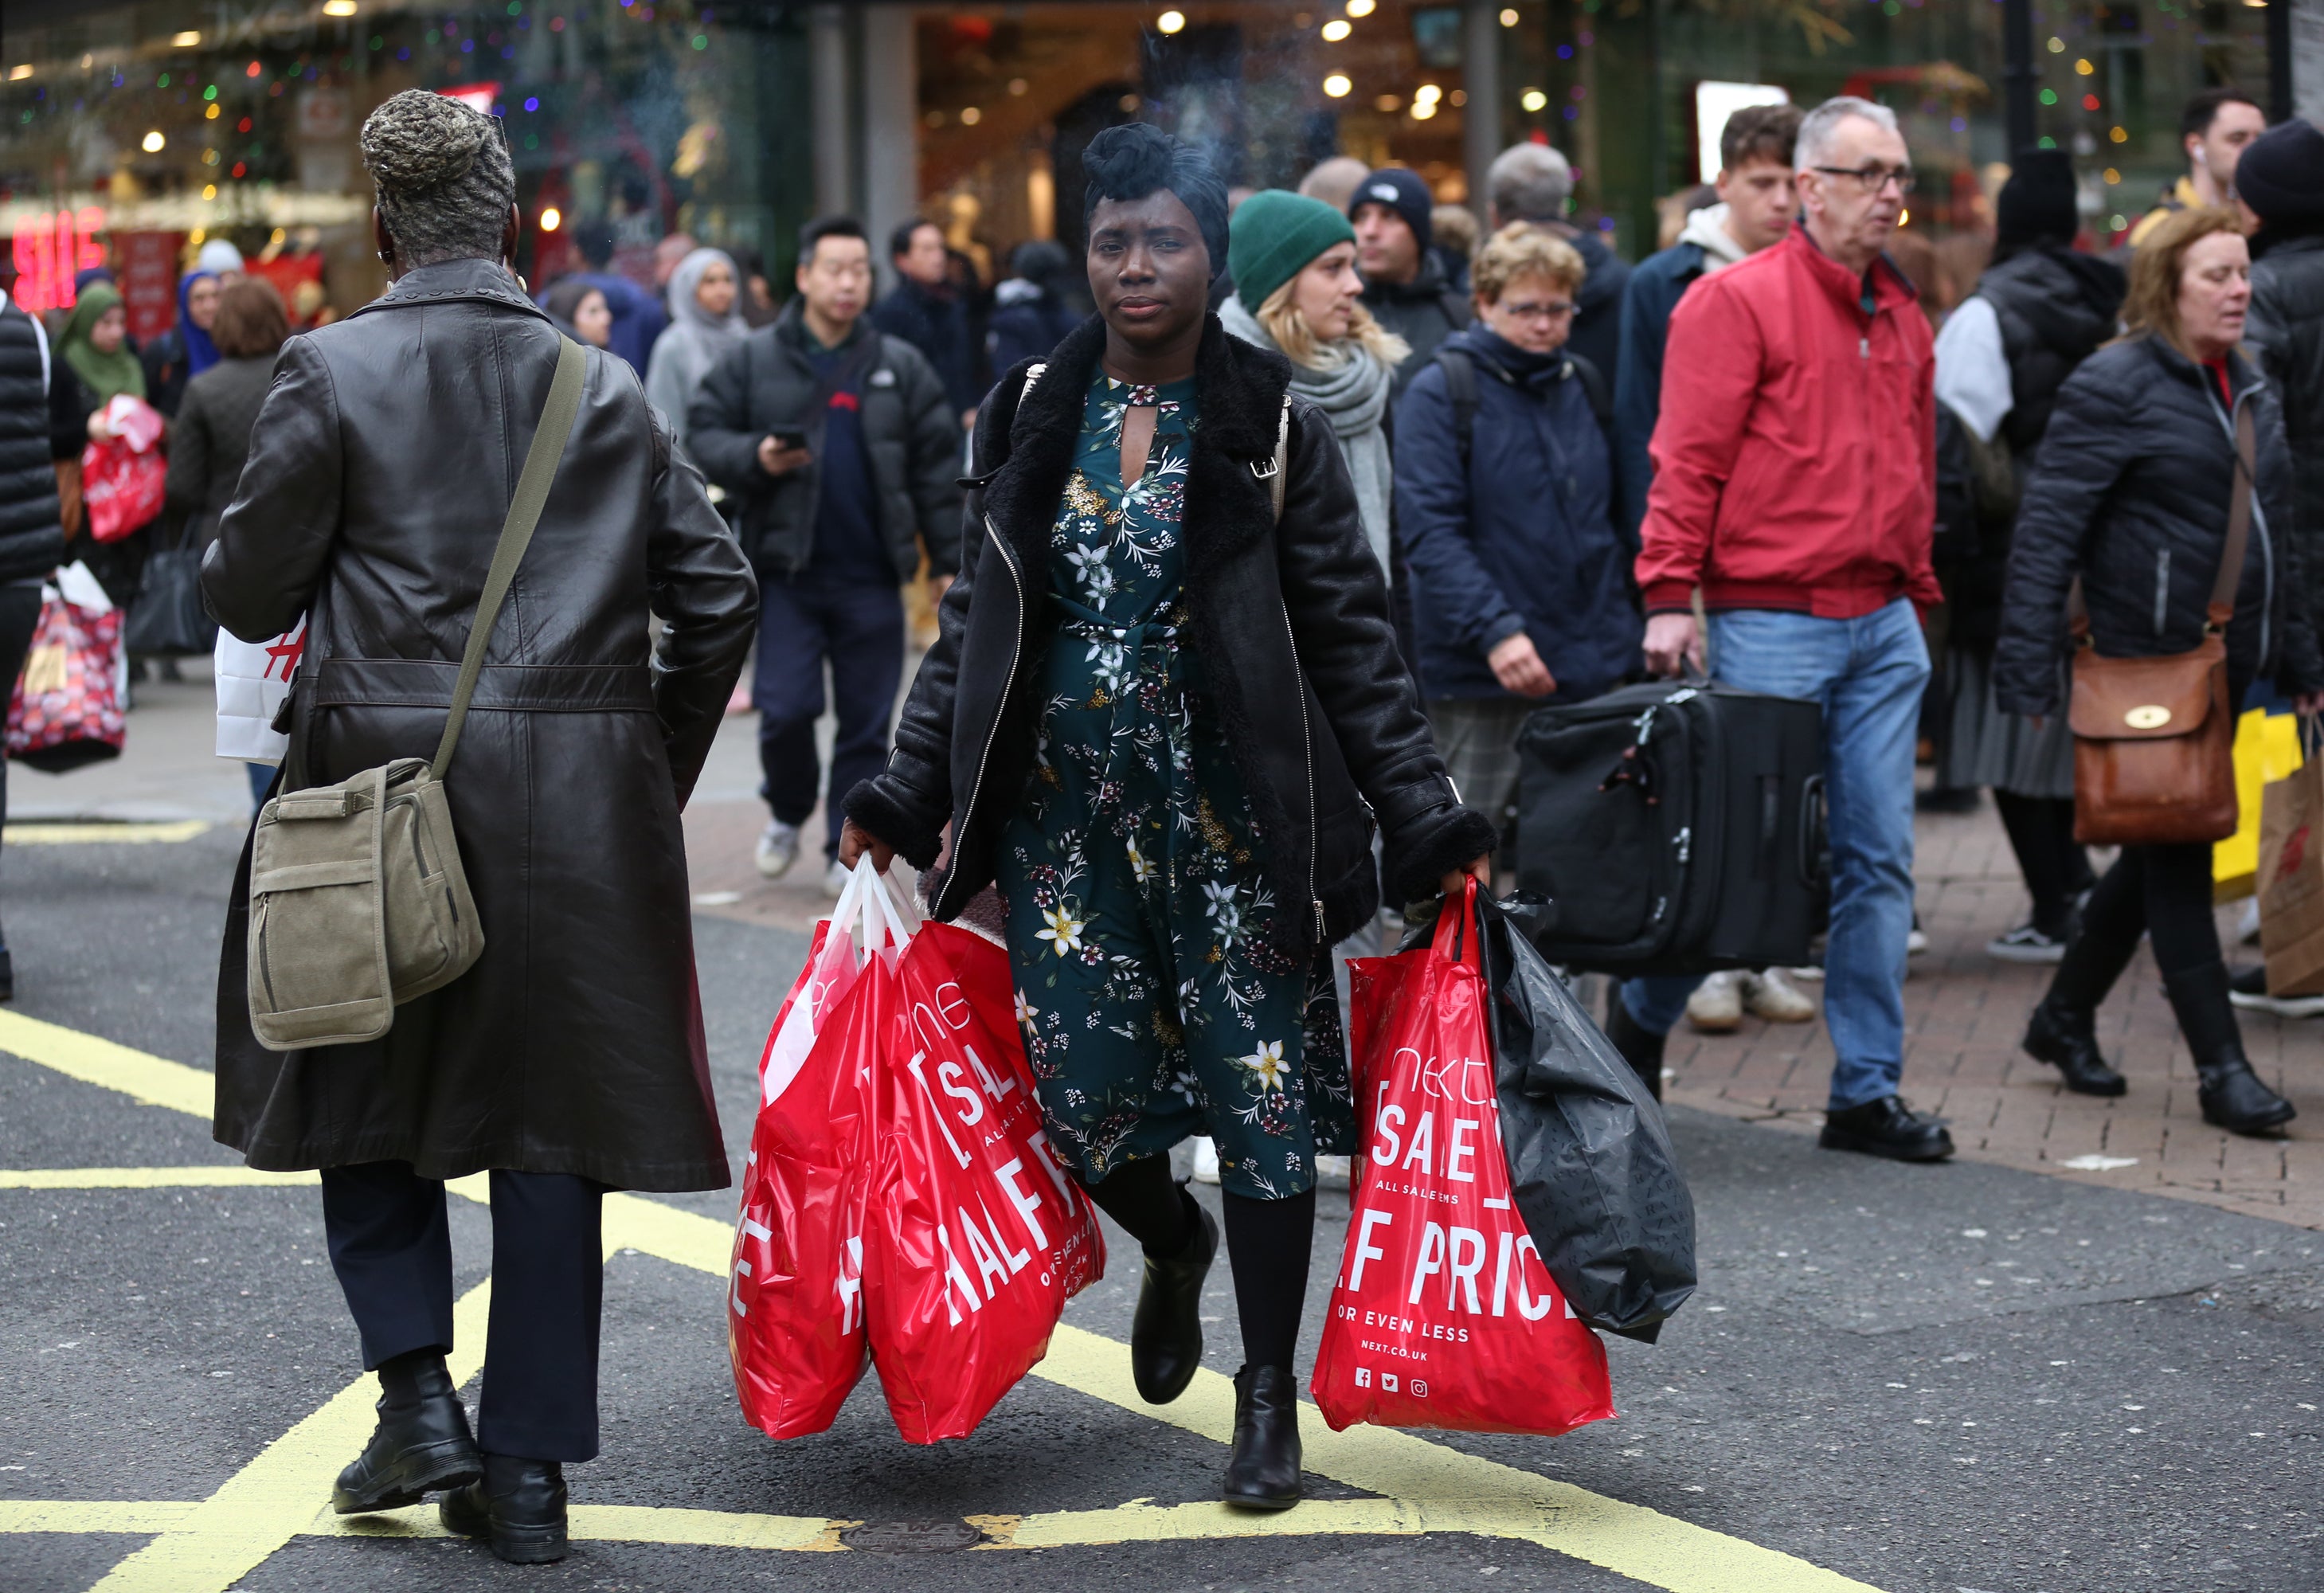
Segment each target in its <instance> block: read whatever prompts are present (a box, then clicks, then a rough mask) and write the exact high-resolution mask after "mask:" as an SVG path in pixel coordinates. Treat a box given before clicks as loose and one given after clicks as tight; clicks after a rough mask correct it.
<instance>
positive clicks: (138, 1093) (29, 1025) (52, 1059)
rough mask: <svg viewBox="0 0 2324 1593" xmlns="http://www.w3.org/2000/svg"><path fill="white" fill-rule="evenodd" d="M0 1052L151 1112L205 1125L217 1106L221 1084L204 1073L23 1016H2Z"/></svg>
mask: <svg viewBox="0 0 2324 1593" xmlns="http://www.w3.org/2000/svg"><path fill="white" fill-rule="evenodd" d="M0 1051H5V1052H7V1053H9V1054H12V1055H15V1056H21V1057H23V1059H24V1060H25V1061H26V1062H37V1063H39V1064H41V1065H42V1067H45V1068H52V1069H54V1070H55V1071H56V1072H58V1073H63V1074H64V1075H65V1076H66V1077H68V1078H73V1079H78V1080H79V1081H80V1082H82V1083H84V1084H97V1085H101V1086H102V1087H104V1088H105V1089H107V1090H118V1091H121V1093H122V1094H124V1095H126V1096H129V1097H130V1098H131V1099H133V1100H141V1101H143V1102H144V1103H145V1104H146V1105H147V1106H166V1107H168V1108H170V1109H171V1110H172V1111H181V1112H184V1113H186V1114H187V1115H188V1116H189V1117H196V1118H199V1119H202V1120H203V1121H205V1122H207V1121H208V1120H209V1117H210V1113H211V1110H212V1109H213V1108H214V1107H215V1106H216V1105H217V1078H216V1077H215V1076H213V1075H212V1074H209V1073H204V1072H203V1071H202V1070H201V1069H200V1068H198V1067H188V1066H187V1065H186V1064H184V1063H182V1062H165V1061H163V1060H162V1059H161V1057H158V1056H152V1055H149V1054H146V1053H145V1052H143V1051H134V1050H132V1049H130V1048H129V1047H128V1046H126V1045H115V1043H114V1042H112V1041H111V1040H100V1039H98V1038H97V1036H95V1035H84V1034H82V1033H81V1032H80V1031H79V1030H78V1029H69V1028H66V1027H62V1026H61V1025H59V1024H53V1023H42V1021H41V1020H40V1019H39V1018H37V1017H25V1016H24V1015H23V1013H21V1012H8V1011H0Z"/></svg>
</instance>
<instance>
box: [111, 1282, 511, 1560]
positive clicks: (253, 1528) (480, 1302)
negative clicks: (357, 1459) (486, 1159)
mask: <svg viewBox="0 0 2324 1593" xmlns="http://www.w3.org/2000/svg"><path fill="white" fill-rule="evenodd" d="M492 1288H493V1285H492V1280H491V1279H490V1278H487V1279H485V1280H484V1282H483V1283H481V1284H478V1285H476V1286H475V1288H473V1289H471V1290H469V1291H468V1292H467V1293H466V1294H464V1295H462V1296H461V1297H460V1300H459V1303H457V1304H456V1305H455V1306H454V1307H453V1308H452V1332H453V1342H454V1343H455V1344H459V1345H465V1346H466V1349H455V1350H454V1351H453V1353H452V1355H451V1357H450V1361H451V1367H452V1380H453V1381H454V1382H455V1383H457V1384H465V1383H466V1382H467V1380H468V1379H469V1378H471V1377H475V1375H476V1371H477V1368H478V1367H481V1366H483V1364H484V1322H485V1315H486V1312H488V1311H489V1309H490V1307H491V1303H492ZM378 1397H379V1390H378V1386H377V1384H375V1383H374V1381H373V1380H372V1379H371V1378H370V1377H358V1378H356V1379H355V1381H354V1382H352V1383H350V1384H348V1385H347V1386H346V1387H345V1388H342V1389H341V1390H339V1392H338V1393H337V1394H336V1395H333V1396H332V1397H331V1399H330V1401H329V1403H328V1404H325V1405H324V1406H323V1408H322V1409H321V1410H318V1411H317V1412H316V1413H314V1414H313V1415H311V1416H309V1417H308V1418H307V1419H306V1420H305V1421H303V1422H300V1423H299V1424H298V1425H297V1426H295V1427H293V1428H291V1431H290V1432H286V1433H284V1434H283V1435H282V1436H281V1437H280V1438H278V1439H276V1440H275V1441H273V1442H272V1443H271V1444H269V1445H267V1446H266V1448H265V1449H263V1450H261V1451H259V1455H258V1458H257V1459H254V1460H253V1461H251V1463H250V1464H249V1465H247V1466H245V1467H244V1468H243V1469H241V1470H240V1471H237V1472H235V1474H234V1476H233V1477H231V1478H227V1479H226V1484H225V1486H224V1487H220V1488H219V1489H218V1490H217V1492H216V1493H214V1494H212V1495H211V1496H209V1497H208V1498H207V1499H204V1500H203V1501H202V1502H201V1503H200V1504H198V1505H196V1506H193V1507H192V1508H191V1509H189V1510H188V1511H187V1512H186V1513H185V1515H182V1516H180V1518H179V1519H178V1520H177V1521H175V1522H173V1523H171V1524H169V1525H168V1526H167V1527H165V1528H164V1529H163V1530H162V1532H161V1536H159V1537H157V1538H155V1539H154V1540H153V1541H152V1542H150V1543H148V1544H146V1545H145V1546H144V1547H143V1549H140V1550H138V1551H137V1552H135V1553H134V1554H132V1555H131V1556H129V1558H128V1559H126V1560H124V1561H122V1562H121V1563H120V1564H118V1565H116V1566H115V1567H114V1568H113V1570H111V1571H109V1572H108V1573H106V1577H105V1579H104V1580H102V1581H100V1582H98V1583H97V1586H96V1587H95V1588H92V1589H91V1590H90V1593H196V1590H198V1589H203V1590H208V1593H224V1590H225V1589H226V1588H231V1587H233V1586H234V1584H235V1583H236V1582H238V1581H240V1580H241V1579H243V1578H244V1577H245V1576H247V1575H249V1574H250V1572H251V1571H252V1570H255V1569H256V1568H257V1567H258V1565H259V1564H260V1563H261V1562H263V1561H265V1560H266V1559H267V1558H268V1556H270V1555H272V1554H273V1553H274V1552H276V1551H277V1550H279V1549H281V1547H282V1546H283V1545H284V1544H285V1543H288V1542H290V1541H291V1539H292V1538H294V1537H297V1536H298V1535H299V1534H300V1533H303V1532H305V1531H307V1530H308V1529H309V1527H310V1526H311V1525H312V1524H313V1523H314V1520H315V1495H316V1493H317V1491H318V1488H319V1487H321V1486H322V1479H324V1478H329V1477H335V1476H337V1473H338V1469H339V1468H340V1467H342V1466H344V1465H346V1463H347V1461H348V1460H349V1459H352V1458H353V1457H354V1456H355V1454H356V1453H357V1452H358V1451H360V1450H362V1448H363V1446H364V1442H365V1441H367V1440H369V1439H370V1437H371V1430H372V1426H373V1423H374V1420H375V1418H374V1414H373V1411H372V1406H373V1404H374V1401H376V1400H377V1399H378Z"/></svg>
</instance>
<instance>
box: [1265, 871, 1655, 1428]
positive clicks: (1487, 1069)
mask: <svg viewBox="0 0 2324 1593" xmlns="http://www.w3.org/2000/svg"><path fill="white" fill-rule="evenodd" d="M1476 889H1477V888H1476V884H1475V882H1474V881H1471V883H1470V886H1469V889H1468V894H1467V896H1466V898H1464V899H1463V900H1462V902H1460V903H1459V904H1455V903H1453V902H1451V901H1447V902H1446V903H1445V907H1444V911H1443V913H1442V914H1441V915H1440V916H1438V919H1437V925H1436V937H1435V940H1434V943H1433V944H1430V945H1428V946H1426V947H1425V948H1422V949H1419V950H1416V951H1411V952H1406V953H1403V954H1402V955H1401V956H1395V957H1364V958H1356V959H1353V960H1351V962H1349V964H1348V971H1349V976H1350V980H1351V987H1352V995H1353V1001H1352V1005H1351V1036H1350V1037H1351V1043H1352V1045H1353V1046H1354V1062H1355V1074H1356V1091H1357V1099H1358V1101H1359V1103H1360V1110H1361V1112H1362V1114H1363V1119H1364V1142H1363V1147H1362V1155H1361V1156H1359V1157H1358V1158H1357V1161H1356V1168H1357V1174H1356V1185H1355V1190H1354V1196H1353V1199H1352V1201H1351V1210H1350V1212H1349V1220H1348V1241H1347V1247H1346V1249H1345V1251H1344V1253H1343V1254H1342V1257H1341V1262H1340V1275H1339V1281H1338V1283H1337V1284H1336V1285H1335V1286H1334V1287H1333V1291H1332V1311H1331V1317H1330V1320H1329V1321H1327V1322H1326V1323H1325V1325H1324V1329H1323V1347H1322V1349H1320V1350H1319V1352H1318V1353H1317V1355H1316V1358H1315V1375H1314V1380H1313V1382H1312V1384H1311V1387H1312V1390H1313V1392H1314V1395H1315V1403H1316V1404H1317V1405H1318V1406H1320V1407H1321V1408H1322V1410H1323V1419H1324V1420H1325V1421H1326V1422H1328V1423H1331V1425H1332V1427H1333V1430H1334V1431H1337V1430H1339V1429H1341V1428H1343V1427H1348V1426H1351V1425H1352V1424H1354V1423H1359V1422H1368V1423H1374V1424H1376V1425H1379V1426H1383V1427H1439V1428H1446V1429H1450V1430H1452V1431H1454V1432H1533V1433H1548V1434H1555V1433H1560V1432H1571V1431H1572V1430H1573V1429H1574V1428H1576V1427H1579V1426H1581V1425H1582V1423H1585V1422H1600V1421H1604V1420H1605V1419H1606V1418H1608V1417H1609V1416H1611V1415H1612V1414H1614V1403H1613V1391H1612V1389H1611V1387H1610V1386H1609V1384H1608V1382H1607V1375H1606V1347H1605V1346H1604V1345H1603V1344H1601V1343H1600V1341H1599V1339H1598V1335H1597V1334H1595V1333H1594V1332H1592V1331H1591V1330H1590V1329H1589V1328H1587V1327H1586V1326H1584V1325H1583V1324H1582V1322H1580V1321H1577V1320H1575V1318H1574V1317H1573V1315H1572V1312H1571V1311H1570V1310H1569V1309H1568V1308H1567V1306H1566V1303H1565V1301H1564V1299H1563V1296H1562V1295H1560V1294H1559V1293H1558V1291H1557V1287H1556V1285H1554V1284H1553V1283H1552V1282H1551V1281H1550V1277H1549V1274H1548V1272H1547V1271H1546V1270H1545V1268H1544V1267H1543V1266H1542V1264H1541V1257H1540V1256H1539V1255H1538V1254H1537V1253H1536V1252H1535V1248H1534V1242H1533V1239H1532V1238H1531V1236H1529V1235H1528V1234H1527V1233H1526V1228H1525V1223H1524V1222H1523V1220H1521V1219H1520V1218H1519V1217H1518V1215H1517V1211H1515V1210H1514V1209H1513V1208H1512V1206H1511V1204H1510V1199H1509V1174H1508V1160H1507V1158H1506V1157H1505V1156H1504V1155H1503V1153H1502V1149H1501V1140H1500V1122H1499V1107H1498V1104H1497V1097H1496V1093H1495V1090H1494V1075H1493V1055H1492V1046H1491V1040H1490V1032H1491V1031H1490V1027H1489V1022H1488V1014H1487V1012H1486V1006H1485V1003H1486V996H1485V981H1484V977H1483V973H1482V971H1481V959H1480V953H1479V950H1478V944H1477V943H1478V935H1477V912H1476Z"/></svg>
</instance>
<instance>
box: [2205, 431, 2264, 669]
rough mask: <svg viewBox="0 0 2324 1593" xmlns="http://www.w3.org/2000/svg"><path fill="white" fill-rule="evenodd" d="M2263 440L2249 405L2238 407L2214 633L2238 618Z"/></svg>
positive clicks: (2214, 593) (2211, 616)
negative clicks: (2233, 470)
mask: <svg viewBox="0 0 2324 1593" xmlns="http://www.w3.org/2000/svg"><path fill="white" fill-rule="evenodd" d="M2258 453H2259V439H2258V437H2257V432H2256V427H2255V423H2254V421H2253V419H2252V407H2251V405H2249V404H2248V403H2245V404H2238V405H2236V491H2235V496H2234V497H2233V498H2231V499H2229V500H2228V503H2227V548H2226V549H2225V550H2224V551H2223V552H2222V553H2221V554H2220V556H2219V578H2218V580H2216V581H2214V582H2213V583H2211V603H2210V608H2209V611H2208V612H2207V613H2206V616H2205V617H2206V618H2207V619H2208V620H2209V622H2210V627H2211V629H2212V630H2214V631H2226V630H2227V622H2228V621H2230V620H2232V619H2234V618H2235V617H2236V585H2237V584H2239V583H2240V582H2241V581H2242V580H2243V575H2244V550H2245V548H2247V547H2248V546H2249V545H2250V543H2251V522H2252V480H2253V478H2254V476H2255V475H2256V474H2258Z"/></svg>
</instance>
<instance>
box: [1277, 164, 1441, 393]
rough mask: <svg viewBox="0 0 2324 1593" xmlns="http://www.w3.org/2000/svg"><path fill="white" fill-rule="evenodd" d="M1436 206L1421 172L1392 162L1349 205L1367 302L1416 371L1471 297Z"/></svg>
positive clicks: (1358, 190)
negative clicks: (1453, 263)
mask: <svg viewBox="0 0 2324 1593" xmlns="http://www.w3.org/2000/svg"><path fill="white" fill-rule="evenodd" d="M1435 204H1436V199H1435V196H1434V195H1433V194H1431V193H1430V192H1429V191H1428V185H1427V184H1426V183H1425V182H1423V181H1422V180H1420V174H1419V173H1418V172H1416V171H1407V170H1404V169H1403V168H1402V167H1400V166H1389V167H1386V168H1383V169H1382V170H1378V171H1373V172H1368V173H1366V174H1365V177H1364V180H1363V181H1362V182H1361V183H1360V184H1359V185H1357V188H1356V192H1355V197H1354V198H1352V199H1351V200H1350V201H1349V207H1348V215H1349V219H1350V220H1351V222H1353V224H1354V226H1355V241H1356V265H1357V267H1358V269H1359V270H1360V272H1361V284H1362V288H1363V298H1364V308H1365V309H1367V310H1368V311H1369V312H1370V314H1371V317H1372V318H1373V319H1374V320H1376V321H1378V322H1379V324H1380V325H1381V326H1382V327H1386V328H1387V329H1388V331H1389V332H1391V333H1393V334H1394V335H1395V336H1397V337H1398V338H1400V339H1402V340H1403V343H1404V345H1405V347H1406V349H1407V350H1409V351H1410V353H1411V355H1412V360H1411V369H1412V370H1414V371H1417V370H1419V369H1420V368H1421V367H1422V366H1423V365H1425V364H1427V362H1428V356H1429V355H1433V354H1434V353H1435V352H1436V345H1438V344H1440V343H1442V342H1443V341H1444V339H1445V338H1447V337H1449V336H1452V334H1453V333H1455V332H1458V331H1459V330H1460V329H1461V328H1462V327H1465V326H1467V325H1468V324H1469V304H1468V299H1467V296H1466V295H1465V294H1463V293H1462V291H1461V290H1460V289H1459V288H1458V287H1457V286H1455V285H1454V283H1453V281H1452V279H1451V278H1450V277H1449V276H1448V275H1447V274H1446V272H1445V270H1444V261H1443V256H1441V255H1439V254H1438V253H1436V250H1435V248H1434V234H1435V226H1434V215H1433V213H1434V208H1435ZM1235 280H1236V281H1238V282H1240V281H1241V280H1242V279H1241V278H1240V276H1238V277H1237V278H1236V279H1235ZM1397 385H1398V386H1399V387H1401V385H1402V383H1401V382H1399V383H1398V384H1397Z"/></svg>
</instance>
